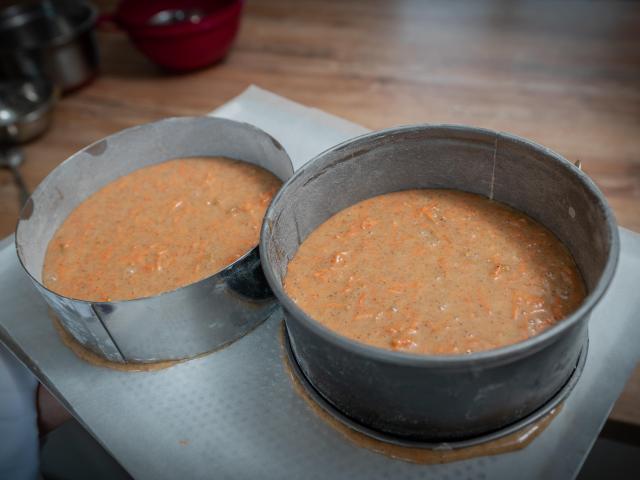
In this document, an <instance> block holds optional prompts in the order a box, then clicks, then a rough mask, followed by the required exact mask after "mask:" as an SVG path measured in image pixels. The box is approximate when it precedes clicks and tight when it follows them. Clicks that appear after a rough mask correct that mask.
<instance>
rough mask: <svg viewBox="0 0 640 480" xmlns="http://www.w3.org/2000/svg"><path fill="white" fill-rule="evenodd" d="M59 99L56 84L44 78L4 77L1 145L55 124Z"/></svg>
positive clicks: (0, 98) (1, 84) (29, 137)
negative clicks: (54, 108)
mask: <svg viewBox="0 0 640 480" xmlns="http://www.w3.org/2000/svg"><path fill="white" fill-rule="evenodd" d="M56 100H57V92H56V89H55V87H54V85H53V84H52V83H51V82H49V81H48V80H46V79H44V78H31V79H24V78H23V79H15V80H6V79H4V80H0V145H3V144H4V145H6V144H18V143H24V142H28V141H29V140H33V139H34V138H37V137H38V136H40V135H42V134H43V133H44V132H45V131H46V130H47V129H48V128H49V125H50V124H51V119H52V112H53V107H54V105H55V103H56Z"/></svg>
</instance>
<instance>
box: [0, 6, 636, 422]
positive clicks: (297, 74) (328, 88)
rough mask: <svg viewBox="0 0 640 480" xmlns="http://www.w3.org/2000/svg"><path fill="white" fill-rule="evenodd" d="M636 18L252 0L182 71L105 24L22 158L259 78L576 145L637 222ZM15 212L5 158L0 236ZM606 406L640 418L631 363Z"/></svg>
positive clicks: (42, 171)
mask: <svg viewBox="0 0 640 480" xmlns="http://www.w3.org/2000/svg"><path fill="white" fill-rule="evenodd" d="M97 3H99V4H100V5H101V6H102V7H106V8H112V4H113V3H114V1H113V0H104V1H101V2H97ZM638 25H640V4H636V3H618V2H579V1H578V2H554V1H550V2H539V1H535V2H534V1H531V2H509V1H499V0H495V1H487V2H472V1H469V2H448V1H440V2H426V1H420V0H415V1H409V0H407V1H395V2H388V1H384V0H378V1H369V0H359V1H348V2H346V1H340V0H317V1H300V0H249V1H248V2H247V6H246V10H245V16H244V20H243V25H242V30H241V32H240V35H239V37H238V40H237V43H236V45H235V47H234V49H233V50H232V52H231V54H230V55H229V56H228V58H227V59H226V60H224V62H222V63H221V64H219V65H216V66H214V67H212V68H209V69H206V70H202V71H198V72H195V73H191V74H185V75H170V74H167V73H164V72H162V71H160V70H159V69H158V68H156V67H155V66H153V65H152V64H151V63H149V62H148V61H147V60H146V59H145V58H144V57H143V56H142V55H141V54H140V53H138V52H137V51H136V50H135V49H134V48H133V47H132V45H131V44H130V43H129V41H128V39H127V38H126V36H124V35H123V34H120V33H100V34H99V35H98V41H99V46H100V50H101V54H102V63H101V74H100V76H99V77H98V78H97V79H96V81H95V82H94V83H92V84H91V85H90V86H88V87H87V88H85V89H84V90H82V91H80V92H77V93H74V94H72V95H69V96H67V97H65V98H63V99H62V101H61V102H60V103H59V105H58V106H57V109H56V112H55V121H54V125H53V127H52V128H51V129H50V131H49V132H48V133H47V134H46V135H45V136H44V137H42V138H41V139H39V140H37V141H35V142H34V143H32V144H30V145H28V146H26V147H25V153H26V157H27V161H26V164H25V165H24V167H23V173H24V176H25V178H26V181H27V183H28V184H29V186H30V187H31V188H34V187H35V186H36V185H37V184H38V183H39V182H40V181H41V180H42V179H43V178H44V177H45V176H46V175H47V173H49V172H50V171H51V170H52V169H53V168H54V167H55V166H56V165H57V164H58V163H60V162H61V161H63V160H64V159H65V158H66V157H67V156H69V155H70V154H72V153H73V152H74V151H76V150H78V149H79V148H81V147H83V146H84V145H86V144H88V143H91V142H93V141H95V140H97V139H99V138H101V137H104V136H105V135H109V134H111V133H113V132H115V131H117V130H120V129H123V128H126V127H129V126H132V125H136V124H139V123H143V122H149V121H153V120H157V119H159V118H162V117H166V116H173V115H200V114H204V113H206V112H208V111H210V110H212V109H213V108H215V107H216V106H218V105H220V104H221V103H223V102H224V101H226V100H228V99H229V98H231V97H232V96H234V95H237V94H238V93H240V92H241V91H242V90H244V89H245V88H246V87H247V86H248V85H250V84H252V83H254V84H257V85H259V86H261V87H263V88H266V89H269V90H272V91H274V92H276V93H278V94H281V95H283V96H286V97H289V98H291V99H293V100H295V101H298V102H301V103H304V104H306V105H310V106H314V107H318V108H321V109H323V110H326V111H328V112H330V113H333V114H336V115H339V116H342V117H345V118H347V119H349V120H352V121H354V122H358V123H361V124H362V125H365V126H367V127H369V128H372V129H379V128H384V127H389V126H392V125H398V124H408V123H417V122H428V123H458V124H468V125H474V126H479V127H487V128H492V129H498V130H504V131H508V132H512V133H515V134H517V135H522V136H524V137H527V138H530V139H532V140H534V141H537V142H539V143H542V144H544V145H546V146H548V147H550V148H552V149H553V150H555V151H557V152H559V153H561V154H562V155H564V156H565V157H566V158H568V159H570V160H572V161H575V160H578V159H579V160H581V161H582V164H583V168H584V170H585V171H586V172H587V173H588V174H589V175H590V176H591V177H592V178H593V179H594V180H595V182H596V183H597V184H598V186H599V187H600V188H601V189H602V190H603V191H604V193H605V194H606V196H607V198H608V199H609V201H610V203H611V205H612V207H613V208H614V210H615V213H616V215H617V218H618V222H619V223H620V224H621V225H622V226H625V227H627V228H631V229H633V230H636V231H640V155H639V153H638V152H640V49H639V48H638V44H639V42H640V29H638V28H637V26H638ZM17 212H18V201H17V191H16V189H15V187H14V185H13V183H12V180H11V177H10V175H9V174H8V173H7V172H5V171H1V172H0V236H5V235H7V234H9V233H11V232H12V231H13V229H14V227H15V222H16V218H17ZM613 417H614V418H616V419H618V420H625V421H632V422H635V423H638V424H640V371H637V372H636V375H635V379H633V380H632V381H631V382H630V384H629V387H628V389H627V391H626V392H625V394H623V397H622V398H621V400H620V401H619V402H618V405H617V407H616V410H614V413H613Z"/></svg>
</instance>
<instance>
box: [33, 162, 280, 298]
mask: <svg viewBox="0 0 640 480" xmlns="http://www.w3.org/2000/svg"><path fill="white" fill-rule="evenodd" d="M280 184H281V182H280V180H279V179H278V178H277V177H275V176H274V175H273V174H271V173H270V172H268V171H266V170H264V169H262V168H260V167H256V166H254V165H251V164H249V163H245V162H239V161H236V160H230V159H226V158H220V157H211V158H184V159H176V160H171V161H168V162H164V163H160V164H157V165H152V166H149V167H145V168H141V169H140V170H136V171H134V172H132V173H130V174H128V175H125V176H123V177H121V178H119V179H117V180H115V181H113V182H111V183H109V184H108V185H106V186H105V187H103V188H102V189H101V190H99V191H97V192H96V193H94V194H93V195H92V196H90V197H89V198H88V199H86V200H85V201H84V202H82V203H81V204H80V205H79V206H78V207H77V208H76V209H75V210H74V211H73V212H71V214H70V215H69V217H68V218H67V219H66V220H65V221H64V222H63V224H62V225H61V226H60V228H59V229H58V230H57V232H56V233H55V235H54V236H53V238H52V239H51V241H50V242H49V245H48V248H47V253H46V256H45V261H44V269H43V279H44V285H45V286H46V287H48V288H49V289H51V290H53V291H54V292H57V293H59V294H62V295H65V296H67V297H72V298H76V299H81V300H91V301H113V300H128V299H133V298H141V297H147V296H151V295H156V294H158V293H162V292H166V291H169V290H174V289H176V288H178V287H182V286H185V285H188V284H190V283H193V282H195V281H197V280H201V279H203V278H205V277H208V276H210V275H212V274H214V273H215V272H217V271H218V270H220V269H222V268H223V267H225V266H227V265H228V264H230V263H232V262H234V261H235V260H237V259H238V258H240V257H241V256H242V255H243V254H245V253H246V252H247V251H249V250H251V249H252V248H253V247H255V245H256V244H257V243H258V239H259V230H260V225H261V223H262V218H263V216H264V213H265V211H266V209H267V206H268V204H269V202H270V201H271V198H272V197H273V195H274V194H275V192H276V190H277V189H278V188H279V186H280Z"/></svg>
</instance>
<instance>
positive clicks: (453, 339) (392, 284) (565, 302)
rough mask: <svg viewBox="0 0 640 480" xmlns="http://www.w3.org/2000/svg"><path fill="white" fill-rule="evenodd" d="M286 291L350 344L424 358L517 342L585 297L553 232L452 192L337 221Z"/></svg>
mask: <svg viewBox="0 0 640 480" xmlns="http://www.w3.org/2000/svg"><path fill="white" fill-rule="evenodd" d="M284 288H285V291H286V292H287V293H288V294H289V295H290V296H291V297H292V298H293V300H294V301H295V302H296V303H297V304H298V305H299V306H300V307H301V308H302V309H303V310H304V311H305V312H307V313H308V314H309V315H310V316H311V317H313V318H314V319H315V320H317V321H318V322H320V323H322V324H324V325H325V326H326V327H328V328H330V329H332V330H334V331H336V332H338V333H340V334H342V335H344V336H346V337H349V338H352V339H354V340H358V341H360V342H363V343H367V344H370V345H374V346H377V347H382V348H388V349H393V350H402V351H408V352H415V353H422V354H464V353H471V352H476V351H480V350H488V349H492V348H497V347H500V346H504V345H508V344H511V343H515V342H518V341H521V340H524V339H526V338H528V337H531V336H533V335H536V334H538V333H540V332H542V331H544V330H545V329H547V328H549V327H550V326H551V325H553V324H555V323H556V322H558V321H559V320H561V319H562V318H563V317H565V316H567V315H568V314H569V313H571V312H572V311H574V310H575V309H576V308H577V307H578V306H579V305H580V303H581V302H582V300H583V299H584V297H585V289H584V285H583V282H582V278H581V276H580V274H579V272H578V270H577V267H576V265H575V263H574V261H573V258H572V257H571V255H570V254H569V252H568V250H567V249H566V248H565V247H564V245H562V243H560V241H559V240H558V239H557V238H556V237H555V236H554V235H553V234H552V233H551V232H550V231H549V230H547V229H546V228H545V227H543V226H542V225H540V224H539V223H537V222H535V221H534V220H532V219H531V218H529V217H528V216H526V215H524V214H522V213H520V212H518V211H516V210H514V209H512V208H510V207H507V206H506V205H503V204H500V203H498V202H495V201H490V200H488V199H487V198H485V197H481V196H479V195H474V194H470V193H465V192H459V191H453V190H407V191H403V192H396V193H390V194H386V195H381V196H378V197H373V198H370V199H367V200H364V201H362V202H360V203H357V204H355V205H353V206H351V207H349V208H347V209H345V210H342V211H341V212H338V213H337V214H335V215H334V216H333V217H331V218H330V219H329V220H327V221H326V222H325V223H323V224H322V225H320V226H319V227H318V228H317V229H316V230H315V231H313V232H312V233H311V234H310V235H309V237H308V238H307V239H306V240H305V241H304V242H303V243H302V245H301V246H300V248H299V250H298V252H297V253H296V255H295V257H294V258H293V260H292V261H291V262H290V263H289V266H288V272H287V275H286V277H285V281H284Z"/></svg>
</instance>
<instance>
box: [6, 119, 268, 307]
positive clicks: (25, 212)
mask: <svg viewBox="0 0 640 480" xmlns="http://www.w3.org/2000/svg"><path fill="white" fill-rule="evenodd" d="M176 120H178V121H181V120H182V121H192V120H204V121H209V120H213V121H214V122H217V121H220V120H223V121H226V122H232V123H236V124H241V125H243V126H244V127H247V128H250V129H251V130H254V131H255V132H256V133H258V134H261V135H266V136H267V137H268V138H269V139H271V141H273V142H274V143H276V144H279V143H278V141H277V140H276V139H275V138H273V137H272V136H271V135H269V134H268V133H267V132H265V131H264V130H261V129H259V128H258V127H256V126H255V125H251V124H250V123H246V122H240V121H237V120H230V119H227V118H219V117H210V116H206V115H204V116H184V117H167V118H163V119H161V120H158V121H155V122H150V123H144V124H142V125H135V126H133V127H129V128H125V129H123V130H119V131H117V132H116V133H113V134H111V135H108V136H106V137H103V138H101V139H99V140H96V141H95V142H93V143H91V144H89V145H87V146H86V147H84V148H82V149H80V150H78V151H76V152H75V153H73V154H72V155H71V156H69V157H68V158H67V159H65V160H64V161H63V162H62V163H60V164H59V165H58V166H57V167H55V168H54V169H53V170H52V171H51V172H50V173H49V175H51V174H52V173H53V172H54V171H55V170H57V169H58V168H64V165H65V164H66V163H67V162H70V161H71V160H72V159H73V158H75V157H76V156H77V155H80V154H82V153H85V152H88V151H91V149H93V148H96V147H97V146H99V145H100V144H102V142H104V141H106V140H112V139H115V138H117V137H118V136H120V135H125V134H128V133H131V132H132V131H134V130H138V129H142V128H145V127H147V126H149V125H157V124H160V123H165V122H172V121H176ZM49 175H47V176H46V177H45V178H44V179H43V180H42V182H40V184H39V185H38V187H36V189H35V190H34V191H33V192H32V193H31V196H33V195H34V194H35V193H36V192H38V191H39V190H40V189H41V188H42V184H43V183H44V182H45V180H46V179H47V178H48V177H49ZM31 196H30V197H29V199H28V200H27V202H26V203H25V204H24V206H23V207H22V209H21V210H20V215H19V218H18V222H17V224H16V230H15V237H14V238H15V242H14V244H15V248H16V254H17V257H18V262H19V263H20V266H21V267H22V269H23V270H24V271H25V272H26V273H27V275H29V277H30V278H31V280H32V281H33V282H35V283H36V284H38V285H39V286H40V287H42V288H43V289H44V290H46V291H48V292H51V293H52V294H53V295H56V296H58V297H61V298H64V299H68V300H72V301H74V302H79V303H83V304H86V305H90V306H91V305H118V304H125V303H133V302H140V301H144V300H148V299H150V298H158V297H162V296H164V295H169V294H172V293H174V292H176V291H178V290H182V289H185V288H190V287H192V286H193V285H198V284H200V283H204V282H207V281H210V280H211V279H212V278H216V277H220V276H222V275H223V274H224V272H226V271H228V270H231V269H233V268H234V267H235V266H236V265H237V264H239V263H241V262H243V261H244V260H245V258H246V257H248V256H249V255H251V254H252V253H254V252H256V251H258V245H256V246H254V247H252V248H251V249H250V250H247V251H246V252H245V253H244V254H243V255H242V256H241V257H239V258H238V259H236V260H235V261H233V262H232V263H230V264H228V265H226V266H225V267H223V268H221V269H220V270H218V271H217V272H215V273H213V274H211V275H207V276H206V277H204V278H202V279H200V280H197V281H195V282H192V283H189V284H187V285H183V286H181V287H177V288H174V289H172V290H167V291H166V292H161V293H158V294H156V295H149V296H146V297H138V298H131V299H128V300H116V301H112V302H96V301H91V300H83V299H79V298H73V297H67V296H65V295H62V294H60V293H58V292H55V291H53V290H51V289H49V288H48V287H46V286H45V285H44V283H43V282H42V281H40V280H38V279H37V278H35V277H34V276H33V275H32V274H31V272H30V271H29V270H28V269H27V267H26V265H25V264H24V261H23V259H22V257H23V255H22V250H21V248H20V245H19V244H18V240H17V239H18V231H19V229H20V223H21V221H22V220H23V219H28V218H29V217H30V216H31V210H32V209H33V203H32V199H31Z"/></svg>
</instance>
